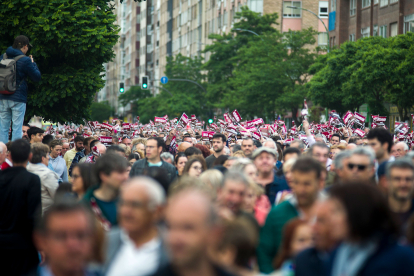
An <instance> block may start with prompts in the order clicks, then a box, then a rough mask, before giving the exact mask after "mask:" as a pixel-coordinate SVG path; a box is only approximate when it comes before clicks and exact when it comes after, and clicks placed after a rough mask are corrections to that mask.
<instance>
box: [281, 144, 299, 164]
mask: <svg viewBox="0 0 414 276" xmlns="http://www.w3.org/2000/svg"><path fill="white" fill-rule="evenodd" d="M300 155H301V152H300V150H299V149H298V148H292V147H289V148H287V149H285V150H284V151H283V163H285V162H287V161H288V160H289V159H297V158H298V157H299V156H300Z"/></svg>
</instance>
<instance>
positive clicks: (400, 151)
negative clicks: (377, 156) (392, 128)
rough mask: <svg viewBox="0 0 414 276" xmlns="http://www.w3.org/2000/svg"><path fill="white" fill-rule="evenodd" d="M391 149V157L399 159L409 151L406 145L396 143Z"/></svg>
mask: <svg viewBox="0 0 414 276" xmlns="http://www.w3.org/2000/svg"><path fill="white" fill-rule="evenodd" d="M392 148H393V155H394V157H395V158H400V157H403V156H405V155H406V154H407V152H408V150H409V148H408V145H407V143H405V142H398V143H396V144H395V145H394V146H393V147H392Z"/></svg>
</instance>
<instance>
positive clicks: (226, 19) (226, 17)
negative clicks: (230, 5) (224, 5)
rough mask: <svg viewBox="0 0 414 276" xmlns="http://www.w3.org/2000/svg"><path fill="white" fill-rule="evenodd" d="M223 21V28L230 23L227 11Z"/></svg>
mask: <svg viewBox="0 0 414 276" xmlns="http://www.w3.org/2000/svg"><path fill="white" fill-rule="evenodd" d="M223 20H224V22H223V26H224V27H226V26H227V22H228V16H227V11H224V16H223Z"/></svg>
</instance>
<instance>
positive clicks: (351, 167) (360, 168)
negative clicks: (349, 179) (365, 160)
mask: <svg viewBox="0 0 414 276" xmlns="http://www.w3.org/2000/svg"><path fill="white" fill-rule="evenodd" d="M354 167H357V169H358V171H364V170H365V169H366V168H367V167H369V166H368V165H360V164H352V163H349V164H348V168H349V169H350V170H353V169H354Z"/></svg>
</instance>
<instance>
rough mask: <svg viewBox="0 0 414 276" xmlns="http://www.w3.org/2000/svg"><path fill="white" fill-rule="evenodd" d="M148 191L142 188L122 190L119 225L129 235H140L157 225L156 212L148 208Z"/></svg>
mask: <svg viewBox="0 0 414 276" xmlns="http://www.w3.org/2000/svg"><path fill="white" fill-rule="evenodd" d="M148 204H149V198H148V191H147V190H146V189H145V188H144V187H142V186H127V187H124V189H122V192H121V200H120V202H119V209H118V213H119V224H120V226H121V227H122V228H123V229H124V230H125V231H126V232H127V233H140V234H142V232H143V231H145V230H146V229H149V228H150V227H149V226H152V225H154V224H155V223H156V221H155V219H156V217H155V210H152V209H150V208H149V206H148Z"/></svg>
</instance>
